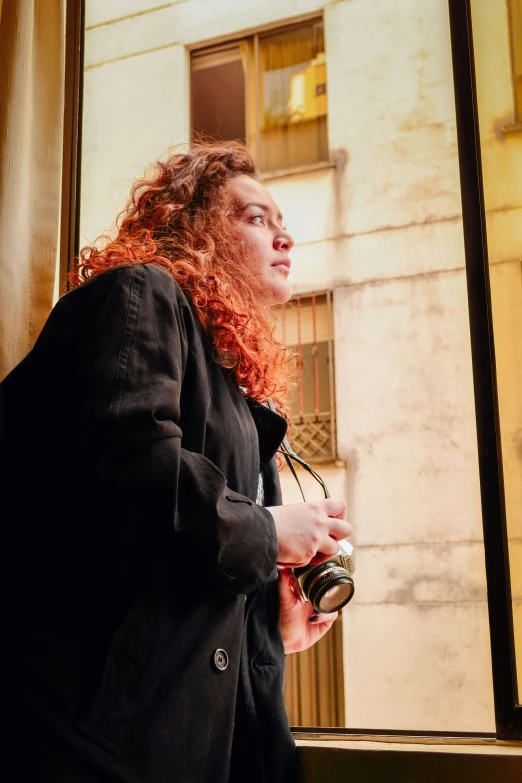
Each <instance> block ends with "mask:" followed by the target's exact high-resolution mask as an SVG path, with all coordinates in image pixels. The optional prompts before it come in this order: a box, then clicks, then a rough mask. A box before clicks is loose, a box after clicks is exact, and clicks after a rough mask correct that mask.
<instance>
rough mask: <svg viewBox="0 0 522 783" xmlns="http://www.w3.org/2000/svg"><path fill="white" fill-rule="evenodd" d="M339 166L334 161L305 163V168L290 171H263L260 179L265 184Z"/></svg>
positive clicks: (295, 168) (299, 167) (298, 167)
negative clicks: (269, 181) (273, 180)
mask: <svg viewBox="0 0 522 783" xmlns="http://www.w3.org/2000/svg"><path fill="white" fill-rule="evenodd" d="M336 166H337V164H336V163H335V161H333V160H321V161H319V162H318V163H305V164H304V165H303V166H294V167H293V168H288V169H277V170H275V171H261V172H260V175H259V176H260V178H261V180H262V181H263V182H266V181H268V180H272V179H281V178H282V177H293V176H296V175H298V174H308V173H309V172H311V171H322V170H323V169H335V168H336Z"/></svg>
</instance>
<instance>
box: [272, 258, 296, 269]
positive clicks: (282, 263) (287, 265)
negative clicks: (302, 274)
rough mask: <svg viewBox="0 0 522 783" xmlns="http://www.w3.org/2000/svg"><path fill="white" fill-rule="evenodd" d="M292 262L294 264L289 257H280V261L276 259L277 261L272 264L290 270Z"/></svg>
mask: <svg viewBox="0 0 522 783" xmlns="http://www.w3.org/2000/svg"><path fill="white" fill-rule="evenodd" d="M291 264H292V262H291V261H290V259H289V258H280V259H279V260H278V261H275V262H274V263H273V264H272V266H275V267H277V268H278V269H280V268H283V267H284V268H285V269H288V270H290V266H291Z"/></svg>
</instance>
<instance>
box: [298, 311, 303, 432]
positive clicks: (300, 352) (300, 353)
mask: <svg viewBox="0 0 522 783" xmlns="http://www.w3.org/2000/svg"><path fill="white" fill-rule="evenodd" d="M296 304H297V355H298V357H299V358H298V367H297V370H298V382H299V418H300V419H301V421H302V420H303V412H304V391H303V344H302V340H301V297H300V296H298V297H297V299H296Z"/></svg>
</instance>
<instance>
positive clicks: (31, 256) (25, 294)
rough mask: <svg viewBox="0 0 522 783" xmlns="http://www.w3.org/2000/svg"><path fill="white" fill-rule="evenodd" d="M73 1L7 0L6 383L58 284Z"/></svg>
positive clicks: (2, 130) (2, 359) (0, 312)
mask: <svg viewBox="0 0 522 783" xmlns="http://www.w3.org/2000/svg"><path fill="white" fill-rule="evenodd" d="M65 2H66V0H4V2H2V1H1V0H0V76H1V78H0V379H1V378H3V377H4V376H5V375H6V374H7V373H8V372H9V371H10V370H11V369H12V368H13V367H14V365H15V364H17V363H18V362H19V361H20V360H21V359H22V358H23V357H24V355H25V354H26V353H27V352H28V351H29V350H30V348H31V347H32V345H33V343H34V341H35V339H36V337H37V336H38V334H39V332H40V330H41V328H42V326H43V323H44V321H45V319H46V318H47V316H48V314H49V311H50V309H51V307H52V304H53V297H54V291H55V283H56V279H57V256H58V247H59V226H60V192H61V176H62V174H61V170H62V140H63V102H64V49H65V27H64V25H65Z"/></svg>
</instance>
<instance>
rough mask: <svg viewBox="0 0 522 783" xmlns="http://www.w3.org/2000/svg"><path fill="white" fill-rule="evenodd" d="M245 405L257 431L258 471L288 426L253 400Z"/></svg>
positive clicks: (266, 461)
mask: <svg viewBox="0 0 522 783" xmlns="http://www.w3.org/2000/svg"><path fill="white" fill-rule="evenodd" d="M247 404H248V407H249V408H250V413H251V414H252V418H253V419H254V424H255V425H256V429H257V435H258V438H259V462H260V469H261V470H263V468H264V467H265V465H267V464H268V463H269V462H270V460H271V459H272V457H273V456H274V454H275V453H276V451H277V449H278V448H279V446H280V445H281V442H282V440H283V438H284V437H285V435H286V431H287V429H288V424H287V422H286V419H284V418H283V416H280V415H279V414H278V413H274V412H273V411H271V410H269V409H268V408H265V406H264V405H260V404H259V403H258V402H254V400H250V399H248V398H247Z"/></svg>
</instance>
